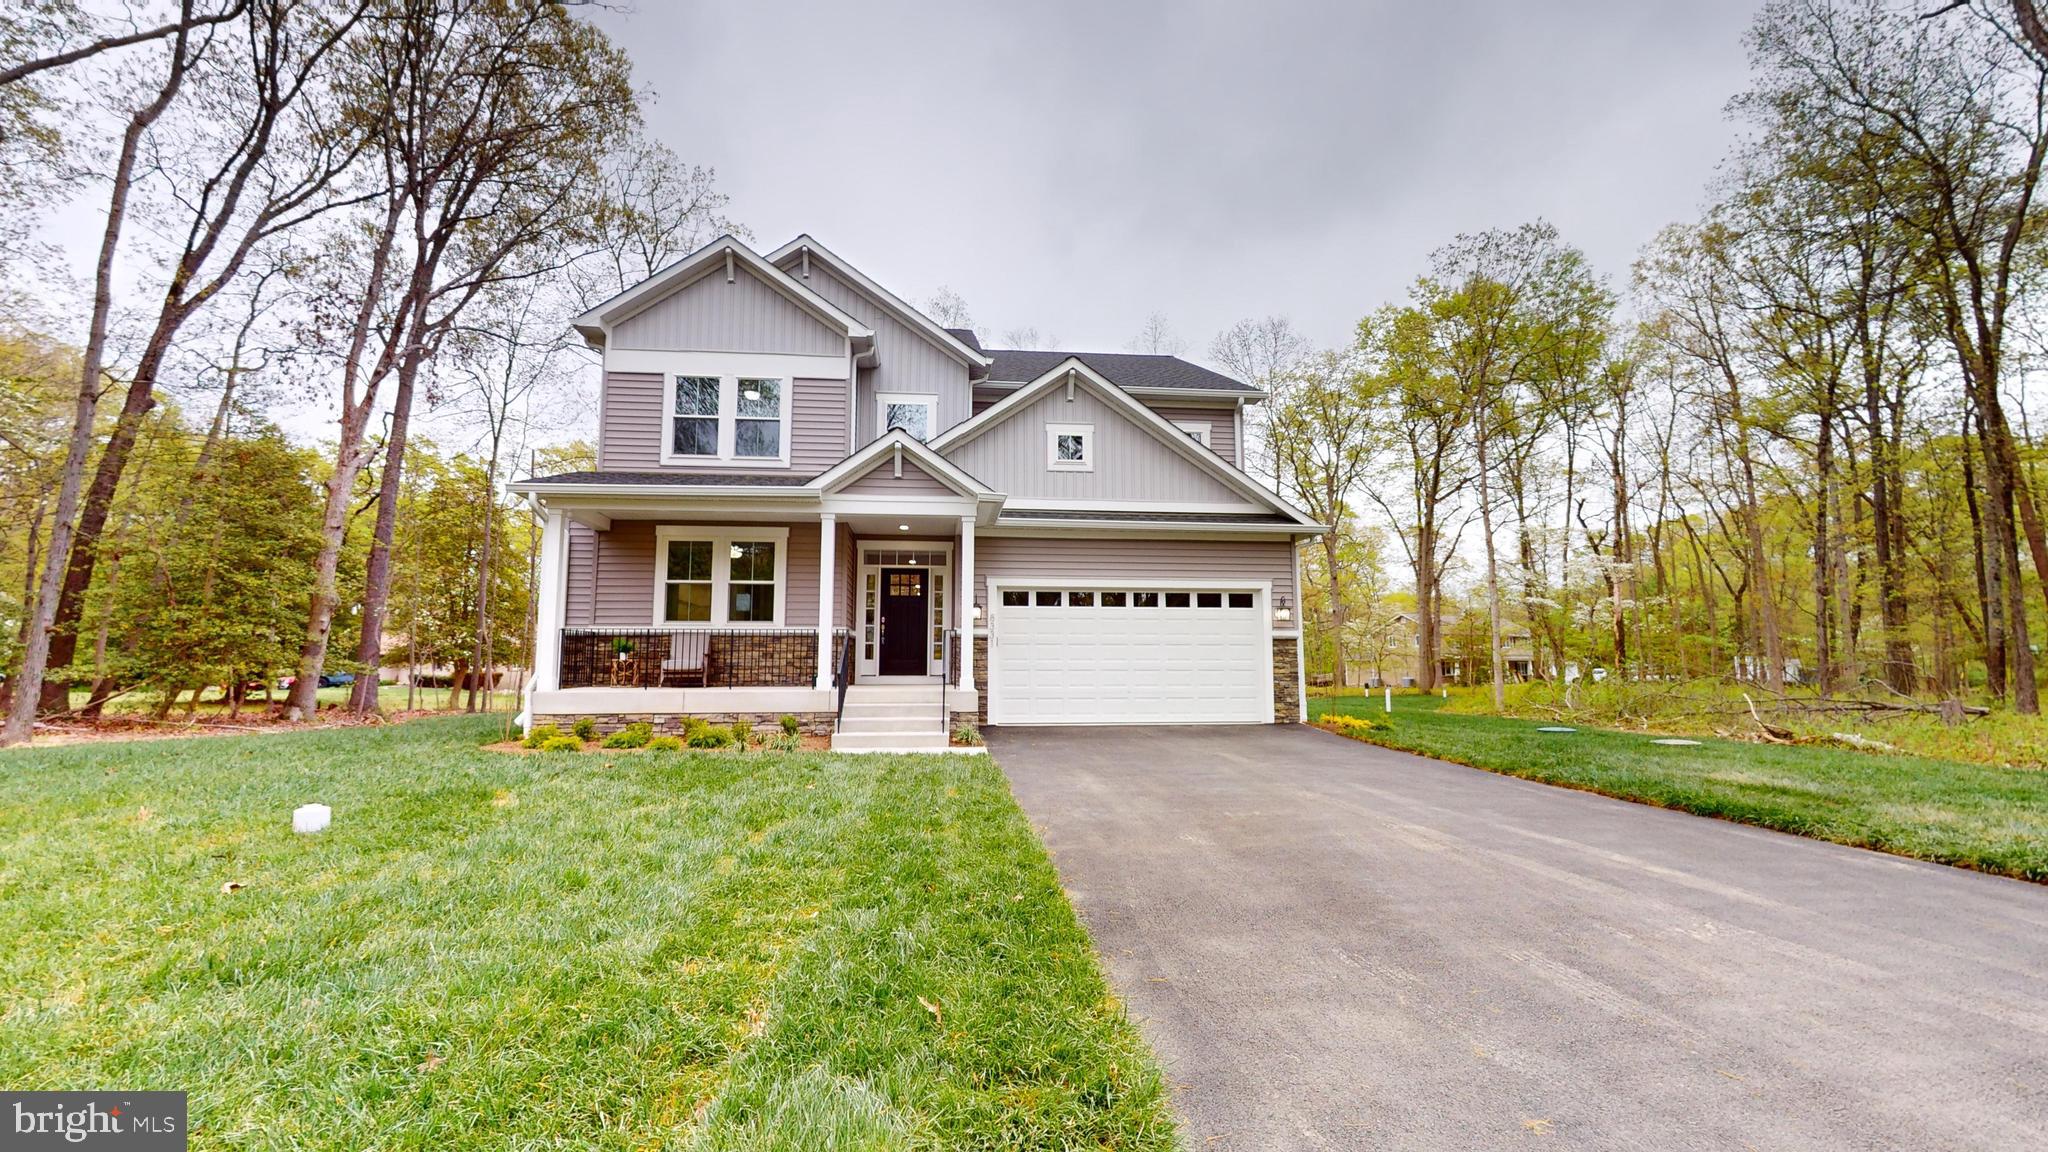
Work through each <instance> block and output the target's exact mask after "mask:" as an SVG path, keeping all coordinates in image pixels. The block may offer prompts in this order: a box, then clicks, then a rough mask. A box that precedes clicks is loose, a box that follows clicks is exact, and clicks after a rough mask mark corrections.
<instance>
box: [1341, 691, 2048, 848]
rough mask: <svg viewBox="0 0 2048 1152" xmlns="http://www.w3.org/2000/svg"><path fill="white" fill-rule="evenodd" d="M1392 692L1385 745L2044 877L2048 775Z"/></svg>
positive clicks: (1369, 709)
mask: <svg viewBox="0 0 2048 1152" xmlns="http://www.w3.org/2000/svg"><path fill="white" fill-rule="evenodd" d="M1441 706H1442V701H1441V700H1439V699H1437V698H1435V697H1428V696H1396V697H1394V715H1393V717H1392V721H1393V727H1392V729H1391V730H1389V731H1386V732H1381V733H1377V734H1376V738H1377V740H1378V742H1380V743H1384V744H1386V745H1388V746H1390V747H1395V748H1403V749H1407V750H1409V751H1413V752H1420V753H1423V754H1424V755H1428V756H1435V757H1438V758H1440V759H1444V760H1453V761H1456V762H1458V763H1460V764H1469V765H1471V766H1472V767H1475V768H1485V769H1487V770H1489V771H1493V772H1503V773H1506V774H1508V775H1511V776H1522V777H1526V778H1528V779H1531V780H1541V781H1543V782H1544V783H1547V784H1561V785H1564V786H1566V787H1571V788H1584V789H1588V790H1590V791H1594V792H1602V793H1605V794H1607V795H1609V796H1619V797H1621V798H1623V799H1626V800H1637V801H1642V802H1644V803H1648V804H1657V805H1661V806H1663V807H1667V808H1680V809H1683V810H1685V811H1688V812H1697V813H1699V814H1701V815H1705V816H1719V817H1722V818H1724V819H1728V820H1739V821H1741V822H1743V823H1745V824H1759V825H1762V826H1763V827H1766V828H1776V829H1779V830H1781V831H1785V832H1796V833H1798V834H1800V835H1802V836H1812V837H1816V838H1818V839H1822V840H1833V841H1835V842H1837V843H1841V844H1854V845H1857V846H1860V847H1866V848H1878V849H1882V850H1884V851H1887V852H1896V853H1899V854H1901V855H1905V856H1917V857H1919V858H1921V859H1924V860H1935V861H1939V862H1941V863H1944V864H1957V865H1961V866H1963V867H1967V868H1978V869H1982V870H1984V871H1987V872H2000V873H2004V874H2006V875H2011V876H2020V877H2025V878H2027V879H2031V880H2048V772H2042V771H2038V770H2034V769H2027V768H2002V767H1997V766H1994V765H1985V764H1972V763H1961V762H1957V761H1951V760H1934V759H1927V758H1923V757H1915V756H1893V755H1874V754H1871V753H1868V752H1855V751H1850V750H1847V749H1840V748H1817V747H1805V746H1788V745H1770V744H1747V743H1742V742H1739V741H1732V740H1714V739H1706V740H1703V741H1702V742H1701V744H1700V745H1699V746H1698V747H1694V748H1670V747H1663V746H1660V745H1656V744H1652V743H1650V739H1651V737H1650V736H1647V735H1643V734H1641V733H1633V732H1615V731H1603V730H1599V729H1591V728H1581V729H1580V730H1579V731H1578V732H1576V733H1574V734H1571V735H1552V734H1547V733H1542V732H1538V731H1536V729H1537V727H1538V726H1539V725H1540V724H1542V723H1544V722H1543V721H1536V720H1512V719H1499V718H1495V717H1489V716H1469V715H1452V714H1450V713H1448V712H1440V711H1438V709H1439V708H1440V707H1441ZM1380 708H1381V704H1380V699H1379V698H1378V697H1360V696H1349V697H1335V698H1324V697H1312V698H1311V699H1310V700H1309V716H1310V718H1311V719H1320V718H1321V717H1323V716H1324V715H1327V714H1331V713H1349V714H1352V715H1358V716H1375V717H1377V716H1382V715H1383V714H1382V712H1381V710H1380Z"/></svg>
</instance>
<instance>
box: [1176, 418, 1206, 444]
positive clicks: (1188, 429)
mask: <svg viewBox="0 0 2048 1152" xmlns="http://www.w3.org/2000/svg"><path fill="white" fill-rule="evenodd" d="M1173 426H1174V427H1175V428H1178V429H1180V430H1181V431H1182V432H1184V433H1186V434H1187V438H1188V439H1190V440H1193V441H1194V442H1195V443H1197V444H1200V445H1201V446H1202V447H1204V448H1207V447H1208V446H1209V424H1208V422H1207V421H1205V420H1175V421H1174V422H1173Z"/></svg>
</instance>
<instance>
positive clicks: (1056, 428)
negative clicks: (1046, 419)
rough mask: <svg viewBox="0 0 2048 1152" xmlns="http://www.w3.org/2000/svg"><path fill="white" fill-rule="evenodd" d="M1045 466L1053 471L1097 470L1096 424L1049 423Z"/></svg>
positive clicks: (1046, 428)
mask: <svg viewBox="0 0 2048 1152" xmlns="http://www.w3.org/2000/svg"><path fill="white" fill-rule="evenodd" d="M1045 467H1046V469H1047V471H1051V472H1093V471H1095V425H1093V424H1047V425H1046V426H1045Z"/></svg>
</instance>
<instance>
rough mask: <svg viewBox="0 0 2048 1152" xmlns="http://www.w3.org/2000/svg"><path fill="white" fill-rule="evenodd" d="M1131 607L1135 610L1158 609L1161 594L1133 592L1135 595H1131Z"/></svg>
mask: <svg viewBox="0 0 2048 1152" xmlns="http://www.w3.org/2000/svg"><path fill="white" fill-rule="evenodd" d="M1131 607H1133V608H1157V607H1159V593H1157V592H1133V593H1131Z"/></svg>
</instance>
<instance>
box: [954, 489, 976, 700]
mask: <svg viewBox="0 0 2048 1152" xmlns="http://www.w3.org/2000/svg"><path fill="white" fill-rule="evenodd" d="M954 579H955V581H956V582H957V583H956V586H955V591H956V594H957V595H958V596H959V597H960V600H959V608H958V609H957V610H956V611H955V612H954V613H953V619H954V620H955V621H957V622H958V623H957V624H956V625H955V627H958V628H959V629H960V680H959V684H960V687H961V688H962V689H963V690H965V691H968V692H972V691H974V626H975V624H976V621H975V619H974V517H972V516H962V517H961V518H960V571H959V572H958V573H956V574H955V575H954Z"/></svg>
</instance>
